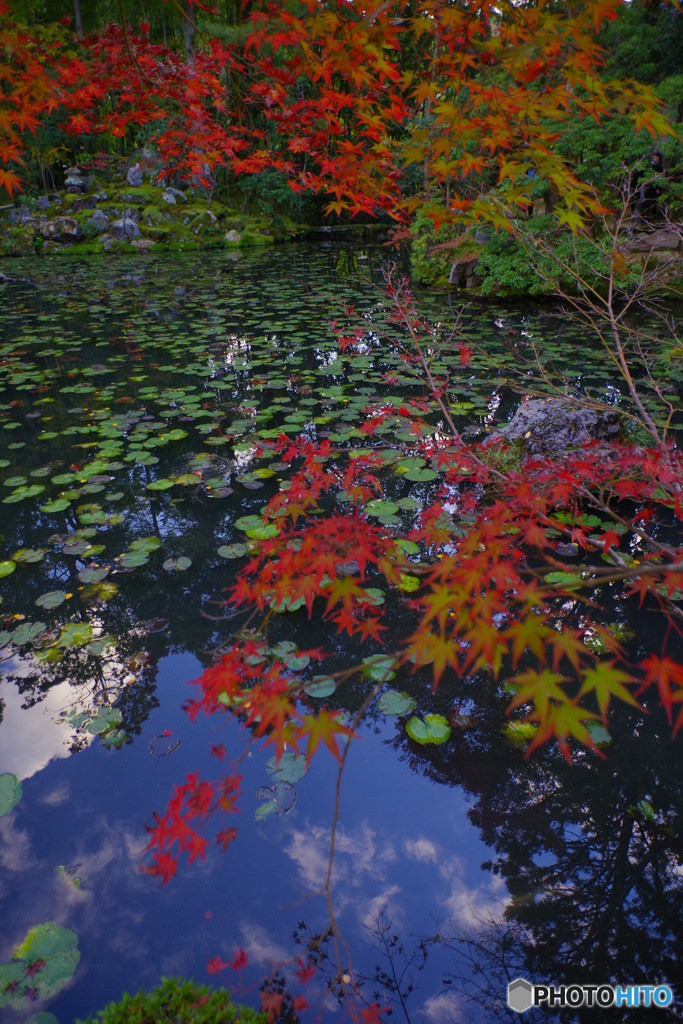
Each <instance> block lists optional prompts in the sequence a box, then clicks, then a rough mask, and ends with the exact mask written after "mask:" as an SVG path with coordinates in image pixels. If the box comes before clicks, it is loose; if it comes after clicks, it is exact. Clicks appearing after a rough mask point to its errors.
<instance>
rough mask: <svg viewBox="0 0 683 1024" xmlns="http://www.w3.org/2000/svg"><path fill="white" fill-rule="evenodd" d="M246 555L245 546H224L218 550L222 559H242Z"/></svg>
mask: <svg viewBox="0 0 683 1024" xmlns="http://www.w3.org/2000/svg"><path fill="white" fill-rule="evenodd" d="M246 553H247V549H246V547H245V545H244V544H223V545H221V547H219V549H218V554H219V555H220V556H221V558H242V557H243V556H244V555H246Z"/></svg>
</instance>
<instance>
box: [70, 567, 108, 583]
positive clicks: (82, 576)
mask: <svg viewBox="0 0 683 1024" xmlns="http://www.w3.org/2000/svg"><path fill="white" fill-rule="evenodd" d="M108 575H109V569H108V568H106V569H81V571H80V572H79V574H78V578H79V580H80V581H81V583H100V582H101V581H102V580H103V579H105V577H106V576H108Z"/></svg>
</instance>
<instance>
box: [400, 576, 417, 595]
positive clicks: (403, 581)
mask: <svg viewBox="0 0 683 1024" xmlns="http://www.w3.org/2000/svg"><path fill="white" fill-rule="evenodd" d="M398 587H399V590H403V591H404V592H405V593H406V594H412V593H413V592H414V591H415V590H419V588H420V579H419V577H417V576H410V575H408V574H407V573H401V578H400V579H399V581H398Z"/></svg>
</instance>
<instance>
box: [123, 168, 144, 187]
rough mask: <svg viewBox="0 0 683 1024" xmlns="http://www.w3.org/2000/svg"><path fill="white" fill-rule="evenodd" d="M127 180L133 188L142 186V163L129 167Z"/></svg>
mask: <svg viewBox="0 0 683 1024" xmlns="http://www.w3.org/2000/svg"><path fill="white" fill-rule="evenodd" d="M126 181H127V182H128V184H129V185H130V187H131V188H140V187H141V185H142V168H141V167H140V164H133V166H132V167H129V168H128V174H127V175H126Z"/></svg>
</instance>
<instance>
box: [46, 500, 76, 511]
mask: <svg viewBox="0 0 683 1024" xmlns="http://www.w3.org/2000/svg"><path fill="white" fill-rule="evenodd" d="M70 504H71V502H70V501H69V499H68V498H55V500H54V501H46V502H45V504H44V505H41V506H40V511H41V512H65V511H66V509H67V508H68V507H69V505H70Z"/></svg>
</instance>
